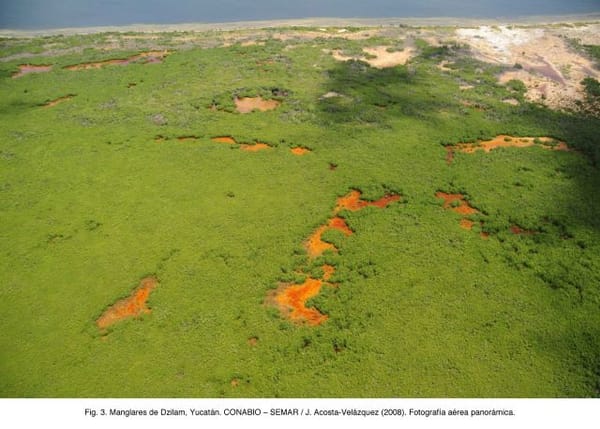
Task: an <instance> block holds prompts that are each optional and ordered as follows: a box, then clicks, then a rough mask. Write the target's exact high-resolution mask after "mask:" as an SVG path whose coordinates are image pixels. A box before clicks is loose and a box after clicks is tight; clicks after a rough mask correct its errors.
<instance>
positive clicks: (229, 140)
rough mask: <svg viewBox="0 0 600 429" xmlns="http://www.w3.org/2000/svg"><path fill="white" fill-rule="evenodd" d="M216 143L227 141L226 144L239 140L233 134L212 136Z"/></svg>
mask: <svg viewBox="0 0 600 429" xmlns="http://www.w3.org/2000/svg"><path fill="white" fill-rule="evenodd" d="M211 140H212V141H214V142H215V143H226V144H236V143H237V142H236V141H235V139H234V138H233V137H231V136H219V137H213V138H211Z"/></svg>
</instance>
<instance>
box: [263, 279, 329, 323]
mask: <svg viewBox="0 0 600 429" xmlns="http://www.w3.org/2000/svg"><path fill="white" fill-rule="evenodd" d="M323 284H324V282H323V280H320V279H313V278H312V277H307V278H306V280H305V281H304V283H302V284H282V285H281V286H280V287H279V288H278V289H277V290H276V291H275V292H274V293H273V295H272V296H271V297H270V299H268V301H272V302H274V303H275V304H276V305H277V307H278V308H279V310H280V311H281V312H282V313H283V314H284V315H285V316H286V317H287V318H289V319H291V320H292V321H294V322H298V323H302V322H304V323H307V324H309V325H320V324H321V323H323V322H325V321H326V320H327V316H326V315H324V314H322V313H321V312H320V311H319V310H317V309H316V308H312V307H311V308H307V307H306V301H308V300H309V299H311V298H313V297H315V296H317V295H318V294H319V292H320V291H321V287H322V286H323Z"/></svg>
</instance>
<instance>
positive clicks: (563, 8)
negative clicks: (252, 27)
mask: <svg viewBox="0 0 600 429" xmlns="http://www.w3.org/2000/svg"><path fill="white" fill-rule="evenodd" d="M592 12H600V0H464V1H451V0H419V1H415V0H292V1H290V0H288V1H286V0H213V1H207V0H0V28H4V29H9V28H10V29H23V30H25V29H27V30H32V29H49V28H61V27H90V26H105V25H127V24H179V23H190V22H204V23H211V22H232V21H252V20H269V19H289V18H310V17H340V18H394V17H419V18H421V17H464V18H514V17H523V16H531V15H565V14H586V13H592Z"/></svg>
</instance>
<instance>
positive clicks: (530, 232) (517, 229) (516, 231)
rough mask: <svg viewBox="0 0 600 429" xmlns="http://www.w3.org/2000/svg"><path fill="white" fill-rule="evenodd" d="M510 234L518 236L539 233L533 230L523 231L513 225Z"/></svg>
mask: <svg viewBox="0 0 600 429" xmlns="http://www.w3.org/2000/svg"><path fill="white" fill-rule="evenodd" d="M510 232H512V233H513V234H516V235H534V234H537V233H538V232H537V231H535V230H533V229H523V228H521V227H520V226H519V225H511V226H510Z"/></svg>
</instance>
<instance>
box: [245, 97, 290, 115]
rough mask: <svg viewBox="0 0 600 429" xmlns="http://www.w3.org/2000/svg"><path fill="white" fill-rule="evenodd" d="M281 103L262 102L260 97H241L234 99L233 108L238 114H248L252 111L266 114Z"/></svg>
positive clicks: (273, 101) (272, 101) (274, 101)
mask: <svg viewBox="0 0 600 429" xmlns="http://www.w3.org/2000/svg"><path fill="white" fill-rule="evenodd" d="M280 104H281V102H279V101H277V100H264V99H263V98H262V97H242V98H236V99H235V107H236V109H237V111H238V112H240V113H250V112H252V111H253V110H260V111H261V112H266V111H267V110H273V109H276V108H277V107H278V106H279V105H280Z"/></svg>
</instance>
